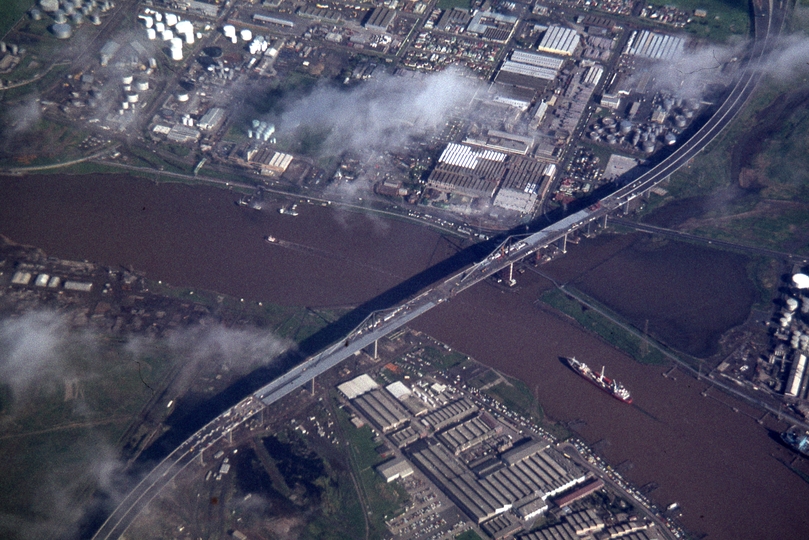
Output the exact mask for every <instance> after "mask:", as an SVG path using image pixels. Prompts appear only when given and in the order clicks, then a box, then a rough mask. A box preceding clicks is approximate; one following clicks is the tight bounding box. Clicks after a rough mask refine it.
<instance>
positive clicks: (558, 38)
mask: <svg viewBox="0 0 809 540" xmlns="http://www.w3.org/2000/svg"><path fill="white" fill-rule="evenodd" d="M579 39H580V38H579V34H578V33H576V31H575V30H572V29H570V28H565V27H563V26H556V25H552V26H549V27H548V30H547V32H545V35H544V36H542V41H540V42H539V47H537V49H539V50H540V51H544V52H549V53H554V54H563V55H566V56H571V55H572V54H573V53H574V52H575V51H576V47H578V45H579Z"/></svg>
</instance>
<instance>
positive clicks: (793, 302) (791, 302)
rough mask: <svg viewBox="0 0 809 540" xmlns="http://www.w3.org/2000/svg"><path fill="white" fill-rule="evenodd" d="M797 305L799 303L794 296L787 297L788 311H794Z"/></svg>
mask: <svg viewBox="0 0 809 540" xmlns="http://www.w3.org/2000/svg"><path fill="white" fill-rule="evenodd" d="M799 305H800V304H799V303H798V301H797V300H796V299H794V298H787V309H788V310H789V311H795V310H796V309H798V306H799Z"/></svg>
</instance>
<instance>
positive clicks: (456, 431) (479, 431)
mask: <svg viewBox="0 0 809 540" xmlns="http://www.w3.org/2000/svg"><path fill="white" fill-rule="evenodd" d="M492 424H494V422H493V421H491V422H486V421H485V420H484V419H483V418H482V415H481V416H476V417H474V418H471V419H469V420H467V421H466V422H463V423H461V424H458V425H457V426H455V427H452V428H449V429H448V430H446V431H444V432H442V433H441V434H440V435H439V438H440V439H441V442H443V443H444V444H445V445H446V446H447V448H449V449H450V451H452V453H453V454H455V455H456V456H457V455H459V454H461V452H463V451H464V450H468V449H469V448H472V447H473V446H475V445H476V444H479V443H481V442H483V441H485V440H487V439H490V438H492V437H494V436H495V435H497V434H498V433H499V432H502V431H503V427H502V426H500V425H499V424H498V425H496V426H495V425H492Z"/></svg>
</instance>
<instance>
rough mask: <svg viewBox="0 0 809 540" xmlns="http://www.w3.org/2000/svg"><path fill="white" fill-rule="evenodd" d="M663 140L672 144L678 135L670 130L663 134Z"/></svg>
mask: <svg viewBox="0 0 809 540" xmlns="http://www.w3.org/2000/svg"><path fill="white" fill-rule="evenodd" d="M663 142H665V143H666V144H667V145H669V146H671V145H673V144H675V143H676V142H677V137H676V136H675V135H674V133H672V132H668V133H666V134H665V135H664V136H663Z"/></svg>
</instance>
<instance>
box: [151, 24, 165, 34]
mask: <svg viewBox="0 0 809 540" xmlns="http://www.w3.org/2000/svg"><path fill="white" fill-rule="evenodd" d="M154 29H155V30H157V33H158V34H162V33H163V32H164V31H165V30H166V25H165V24H163V23H162V22H158V23H155V25H154Z"/></svg>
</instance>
